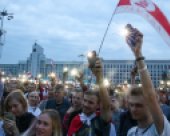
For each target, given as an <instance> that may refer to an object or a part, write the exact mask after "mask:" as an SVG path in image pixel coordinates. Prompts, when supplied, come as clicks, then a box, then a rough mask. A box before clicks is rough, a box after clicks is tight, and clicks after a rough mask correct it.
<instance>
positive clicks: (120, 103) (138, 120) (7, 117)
mask: <svg viewBox="0 0 170 136" xmlns="http://www.w3.org/2000/svg"><path fill="white" fill-rule="evenodd" d="M135 31H136V33H137V34H136V45H135V46H133V47H132V46H130V45H129V46H130V48H131V50H132V52H133V53H134V56H135V59H136V67H135V68H134V69H132V71H131V87H130V88H126V89H127V90H125V93H124V94H123V95H117V94H116V93H114V90H112V91H113V92H111V90H110V88H107V87H105V86H104V85H103V72H102V62H101V61H100V59H99V58H97V57H96V59H95V64H94V65H92V61H89V68H90V69H91V71H92V73H93V75H94V76H95V77H96V87H95V88H89V87H88V86H86V85H85V84H84V83H83V73H81V72H80V73H79V76H77V77H76V79H77V81H78V82H79V83H80V87H79V88H77V87H75V86H71V87H70V88H65V81H63V83H60V84H59V83H58V82H57V81H56V80H55V77H53V78H52V79H51V82H50V83H51V84H48V85H47V84H44V83H42V82H41V81H39V83H38V84H36V83H32V82H24V83H21V82H20V81H18V80H12V79H11V80H9V81H6V82H4V83H3V82H2V81H1V82H0V100H1V106H0V109H1V110H0V112H1V116H0V136H20V135H22V136H116V135H117V136H127V135H128V136H159V135H160V136H170V123H169V121H170V106H169V101H168V93H167V92H166V91H162V90H159V89H155V88H154V87H153V85H152V82H151V79H150V75H149V73H148V70H147V67H146V64H145V62H144V59H145V58H144V57H143V55H142V51H141V50H142V40H143V35H142V34H141V33H140V32H139V31H138V30H137V29H135ZM136 74H139V75H140V79H141V84H142V86H138V85H136V84H135V82H134V80H135V76H136ZM1 76H2V75H0V78H1Z"/></svg>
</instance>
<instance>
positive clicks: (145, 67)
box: [138, 65, 147, 72]
mask: <svg viewBox="0 0 170 136" xmlns="http://www.w3.org/2000/svg"><path fill="white" fill-rule="evenodd" d="M145 70H147V66H146V65H145V66H144V67H143V68H141V69H138V72H142V71H145Z"/></svg>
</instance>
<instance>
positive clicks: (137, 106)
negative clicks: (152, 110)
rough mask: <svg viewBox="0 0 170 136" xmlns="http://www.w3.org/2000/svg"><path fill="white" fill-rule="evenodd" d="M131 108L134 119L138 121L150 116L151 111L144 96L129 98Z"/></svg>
mask: <svg viewBox="0 0 170 136" xmlns="http://www.w3.org/2000/svg"><path fill="white" fill-rule="evenodd" d="M129 108H130V111H131V115H132V118H133V119H135V120H137V121H139V120H144V119H145V118H147V116H148V113H149V111H148V108H147V106H146V104H145V101H144V98H143V96H129Z"/></svg>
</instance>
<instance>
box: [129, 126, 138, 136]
mask: <svg viewBox="0 0 170 136" xmlns="http://www.w3.org/2000/svg"><path fill="white" fill-rule="evenodd" d="M136 129H137V126H135V127H132V128H131V129H129V130H128V133H127V136H133V135H135V132H136Z"/></svg>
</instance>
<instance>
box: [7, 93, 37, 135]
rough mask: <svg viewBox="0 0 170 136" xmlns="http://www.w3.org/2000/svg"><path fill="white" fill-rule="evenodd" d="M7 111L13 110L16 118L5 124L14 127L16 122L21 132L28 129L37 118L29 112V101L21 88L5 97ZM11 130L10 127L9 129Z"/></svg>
mask: <svg viewBox="0 0 170 136" xmlns="http://www.w3.org/2000/svg"><path fill="white" fill-rule="evenodd" d="M4 107H5V112H11V113H12V114H13V115H14V116H15V120H13V121H12V120H10V121H6V122H5V123H6V124H5V125H6V126H7V129H8V127H9V128H10V127H12V126H13V125H14V124H16V126H17V128H18V130H19V132H20V133H23V132H24V131H25V130H27V129H28V127H29V126H30V124H31V122H32V121H33V119H34V118H35V117H34V116H33V115H32V114H31V113H29V112H27V108H28V105H27V101H26V99H25V97H24V95H23V93H22V92H21V90H14V91H12V92H11V93H10V94H9V95H8V96H7V97H6V99H5V104H4ZM8 131H10V129H9V130H8Z"/></svg>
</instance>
